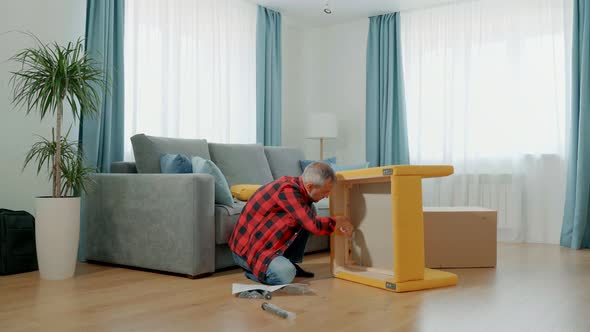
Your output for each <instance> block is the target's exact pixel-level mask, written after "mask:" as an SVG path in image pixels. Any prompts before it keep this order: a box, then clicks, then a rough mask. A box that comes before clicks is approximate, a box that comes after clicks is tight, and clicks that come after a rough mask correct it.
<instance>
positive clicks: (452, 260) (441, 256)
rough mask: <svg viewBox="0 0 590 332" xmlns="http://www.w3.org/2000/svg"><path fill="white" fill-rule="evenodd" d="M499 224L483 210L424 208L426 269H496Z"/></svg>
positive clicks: (492, 212) (486, 210)
mask: <svg viewBox="0 0 590 332" xmlns="http://www.w3.org/2000/svg"><path fill="white" fill-rule="evenodd" d="M496 220H497V211H495V210H490V209H486V208H481V207H424V255H425V260H426V262H425V264H426V267H429V268H465V267H495V266H496V246H497V244H496V234H497V225H496V224H497V221H496Z"/></svg>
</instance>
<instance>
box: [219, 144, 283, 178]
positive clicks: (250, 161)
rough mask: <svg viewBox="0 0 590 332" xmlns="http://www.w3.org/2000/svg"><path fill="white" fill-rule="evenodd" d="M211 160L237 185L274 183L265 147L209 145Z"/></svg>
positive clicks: (257, 145)
mask: <svg viewBox="0 0 590 332" xmlns="http://www.w3.org/2000/svg"><path fill="white" fill-rule="evenodd" d="M209 152H210V153H211V160H213V162H214V163H215V165H217V167H219V169H220V170H221V172H222V173H223V174H224V175H225V178H226V179H227V182H228V183H229V185H230V187H231V186H233V185H235V184H266V183H269V182H272V181H273V177H272V173H271V171H270V167H269V166H268V161H267V160H266V155H265V154H264V147H263V146H262V145H259V144H221V143H209Z"/></svg>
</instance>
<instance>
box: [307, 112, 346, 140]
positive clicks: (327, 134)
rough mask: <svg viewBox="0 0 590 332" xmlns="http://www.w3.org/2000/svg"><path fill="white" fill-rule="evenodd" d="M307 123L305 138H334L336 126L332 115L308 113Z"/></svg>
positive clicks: (336, 131) (336, 130) (334, 117)
mask: <svg viewBox="0 0 590 332" xmlns="http://www.w3.org/2000/svg"><path fill="white" fill-rule="evenodd" d="M307 118H308V122H307V138H336V136H337V135H338V126H337V123H336V115H335V114H332V113H310V114H309V115H308V117H307Z"/></svg>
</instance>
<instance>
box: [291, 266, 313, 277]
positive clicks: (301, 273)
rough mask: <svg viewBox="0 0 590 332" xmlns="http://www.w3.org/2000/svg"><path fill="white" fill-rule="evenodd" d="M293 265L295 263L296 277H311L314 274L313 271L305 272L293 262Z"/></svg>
mask: <svg viewBox="0 0 590 332" xmlns="http://www.w3.org/2000/svg"><path fill="white" fill-rule="evenodd" d="M293 265H295V271H296V272H295V276H296V277H302V278H313V277H314V276H315V274H314V273H313V272H307V271H305V270H304V269H302V268H301V267H300V266H299V265H297V264H295V263H293Z"/></svg>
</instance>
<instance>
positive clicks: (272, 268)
mask: <svg viewBox="0 0 590 332" xmlns="http://www.w3.org/2000/svg"><path fill="white" fill-rule="evenodd" d="M308 239H309V232H308V231H306V230H301V231H300V232H299V235H298V236H297V238H295V241H293V243H292V244H291V245H290V246H289V248H287V250H285V253H284V254H283V256H277V257H275V258H274V259H273V260H272V261H271V262H270V264H268V269H267V270H266V278H265V279H264V280H263V281H260V280H258V278H256V277H255V276H254V275H253V274H252V271H251V270H250V267H249V266H248V263H246V261H244V259H242V257H240V256H238V255H236V254H235V253H233V252H232V256H233V258H234V261H235V262H236V264H238V265H239V266H240V267H241V268H243V269H244V270H245V271H246V272H245V273H244V274H245V275H246V277H248V278H249V279H251V280H254V281H256V282H260V283H263V284H267V285H284V284H290V283H291V282H292V281H293V279H295V273H296V269H295V265H293V263H301V262H302V261H303V253H304V252H305V245H306V244H307V240H308Z"/></svg>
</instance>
